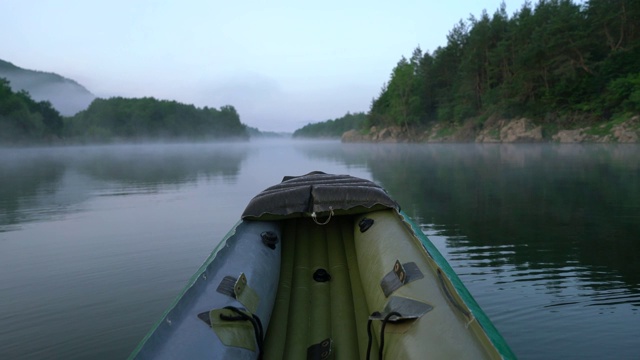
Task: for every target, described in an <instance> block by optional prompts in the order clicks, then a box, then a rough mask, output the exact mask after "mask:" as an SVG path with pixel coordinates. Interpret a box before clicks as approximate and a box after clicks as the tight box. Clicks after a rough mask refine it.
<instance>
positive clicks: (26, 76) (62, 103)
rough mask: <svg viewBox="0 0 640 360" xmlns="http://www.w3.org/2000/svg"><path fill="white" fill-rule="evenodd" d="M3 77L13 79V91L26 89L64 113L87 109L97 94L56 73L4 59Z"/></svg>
mask: <svg viewBox="0 0 640 360" xmlns="http://www.w3.org/2000/svg"><path fill="white" fill-rule="evenodd" d="M0 78H5V79H7V80H9V82H10V85H11V89H12V90H13V91H20V90H25V91H27V92H28V93H29V95H31V98H33V99H34V100H36V101H49V102H51V104H52V105H53V107H54V108H55V109H56V110H58V111H59V112H60V114H62V115H64V116H71V115H74V114H76V113H78V112H79V111H82V110H85V109H86V108H87V107H88V106H89V104H91V102H92V101H93V100H94V99H95V98H96V97H95V95H93V94H92V93H91V92H89V90H87V89H86V88H85V87H84V86H82V85H80V84H78V83H77V82H75V81H73V80H71V79H67V78H65V77H63V76H60V75H58V74H54V73H47V72H42V71H34V70H26V69H23V68H20V67H18V66H15V65H13V64H12V63H10V62H7V61H4V60H0Z"/></svg>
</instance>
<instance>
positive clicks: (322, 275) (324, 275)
mask: <svg viewBox="0 0 640 360" xmlns="http://www.w3.org/2000/svg"><path fill="white" fill-rule="evenodd" d="M313 280H315V281H316V282H327V281H329V280H331V275H329V273H328V272H327V270H325V269H318V270H316V271H315V272H314V273H313Z"/></svg>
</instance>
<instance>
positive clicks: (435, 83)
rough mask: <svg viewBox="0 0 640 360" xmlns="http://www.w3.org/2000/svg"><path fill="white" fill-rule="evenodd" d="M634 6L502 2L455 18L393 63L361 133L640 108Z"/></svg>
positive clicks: (592, 1)
mask: <svg viewBox="0 0 640 360" xmlns="http://www.w3.org/2000/svg"><path fill="white" fill-rule="evenodd" d="M638 59H640V1H637V0H589V1H586V2H585V3H584V4H575V3H573V2H572V1H571V0H541V1H538V3H537V4H535V6H532V5H531V3H530V2H526V3H525V4H524V5H523V6H522V7H521V8H520V9H519V10H518V11H517V12H515V13H514V14H513V16H511V17H509V16H508V15H507V12H506V6H505V5H504V3H503V4H502V6H501V7H500V9H498V10H497V11H496V12H495V13H494V14H493V15H492V16H490V15H489V14H487V12H486V11H485V12H483V13H482V15H481V16H480V17H479V18H476V17H474V16H471V17H470V18H469V19H468V21H462V20H461V21H460V22H459V23H458V24H457V25H455V26H454V28H453V29H452V30H451V31H450V32H449V34H448V36H447V44H446V46H443V47H438V48H437V49H435V50H434V51H433V52H432V53H429V52H428V51H427V52H425V53H424V54H423V53H422V50H421V49H420V48H419V47H418V48H416V49H415V50H414V51H413V54H412V56H411V57H410V58H409V59H406V58H405V57H402V58H401V59H400V61H399V62H398V63H397V65H396V66H395V68H394V69H393V71H392V73H391V77H390V79H389V81H388V82H387V83H386V84H384V86H383V87H382V90H381V92H380V94H379V96H378V97H377V98H374V99H373V101H372V104H371V108H370V112H369V116H368V122H367V124H366V125H367V126H371V125H387V126H389V125H399V126H403V127H409V126H416V125H417V126H420V125H425V124H428V123H430V122H436V121H439V122H460V121H463V120H466V119H470V118H476V119H478V120H479V123H481V122H482V120H483V119H486V118H488V117H489V116H492V115H493V116H500V117H506V118H513V117H520V116H527V117H531V118H533V119H534V120H536V121H538V122H541V123H554V124H555V125H559V126H570V125H572V123H574V122H577V121H579V122H585V121H604V120H608V119H610V118H611V117H612V116H615V115H619V114H624V113H637V112H639V111H640V61H639V60H638Z"/></svg>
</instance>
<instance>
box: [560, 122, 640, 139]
mask: <svg viewBox="0 0 640 360" xmlns="http://www.w3.org/2000/svg"><path fill="white" fill-rule="evenodd" d="M638 125H640V116H634V117H632V118H631V119H630V120H627V121H624V122H622V123H619V124H616V125H613V126H611V125H609V124H604V125H599V126H597V127H594V128H581V129H574V130H560V131H558V133H557V134H555V135H553V137H552V140H553V141H557V142H560V143H581V142H595V143H608V142H617V143H637V142H638V139H640V134H639V132H640V131H639V128H640V126H638ZM608 126H611V129H610V130H607V127H608Z"/></svg>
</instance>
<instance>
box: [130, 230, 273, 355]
mask: <svg viewBox="0 0 640 360" xmlns="http://www.w3.org/2000/svg"><path fill="white" fill-rule="evenodd" d="M266 232H271V234H275V235H276V236H277V237H278V239H280V237H281V233H280V227H279V224H278V223H277V222H264V221H240V222H239V223H238V224H237V225H236V226H235V227H234V228H233V229H232V230H231V231H230V232H229V234H227V236H226V237H225V239H223V240H222V242H221V243H220V244H219V245H218V247H217V248H216V249H215V250H214V252H213V253H212V254H211V256H210V257H209V258H208V259H207V261H206V262H205V263H204V264H203V265H202V267H201V268H200V270H198V272H196V274H195V275H194V276H193V277H192V278H191V280H190V281H189V284H188V285H187V287H186V288H185V290H184V291H183V293H182V294H181V295H180V296H179V297H178V298H177V299H176V300H175V301H174V303H173V305H172V306H171V308H170V309H169V310H168V311H167V312H166V313H165V314H164V316H163V317H162V319H161V320H160V321H159V322H158V323H157V324H156V326H155V327H154V328H153V329H152V330H151V331H150V332H149V334H148V335H147V336H146V337H145V338H144V339H143V340H142V342H141V343H140V345H138V347H137V348H136V350H134V352H133V353H132V354H131V356H130V359H205V358H206V359H211V358H219V359H227V358H228V359H255V358H256V357H257V345H256V346H255V349H254V350H249V349H246V348H242V347H237V346H227V345H225V344H223V343H222V341H221V340H220V338H219V336H218V334H217V333H216V332H215V331H214V329H213V328H212V327H211V325H209V324H207V323H206V321H205V320H208V319H207V316H206V314H209V312H210V311H211V310H215V309H222V308H224V307H226V306H233V307H236V308H239V309H243V310H244V311H247V310H249V309H250V308H255V309H254V310H255V311H247V312H251V313H253V314H255V315H256V316H257V317H258V318H259V319H260V321H261V323H262V326H263V328H264V331H265V332H266V329H267V327H268V326H269V320H270V317H271V311H272V308H273V303H274V301H275V295H276V293H277V288H278V279H279V277H280V259H281V251H280V243H276V244H271V245H269V244H265V241H264V240H263V236H262V234H264V233H266ZM240 274H244V275H245V276H246V279H247V286H248V287H249V288H250V291H247V290H246V289H245V291H246V292H243V294H247V293H249V294H252V295H257V296H252V297H251V299H250V300H247V298H245V297H244V296H240V297H239V299H240V300H244V302H245V303H243V302H242V301H239V300H238V299H236V298H234V297H232V296H233V295H230V293H229V291H230V292H233V287H231V288H229V286H226V287H225V285H224V284H226V285H229V283H230V282H229V280H230V279H234V278H235V279H237V278H238V277H240ZM225 277H227V279H225ZM221 283H224V284H223V286H220V284H221ZM221 288H222V289H221ZM225 290H226V291H225ZM256 297H257V301H255V300H256V299H255V298H256ZM247 302H251V304H247ZM203 314H205V315H203ZM199 315H200V316H199ZM245 326H250V325H249V323H247V324H245ZM223 331H225V330H223ZM250 333H251V334H253V331H251V332H250ZM251 336H252V337H251V338H250V339H248V340H249V341H250V342H253V341H254V340H255V339H254V338H253V335H251ZM244 341H245V342H246V341H247V339H244Z"/></svg>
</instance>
